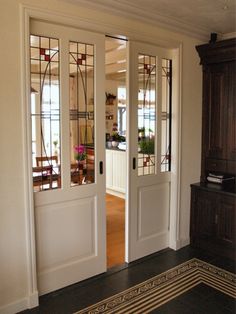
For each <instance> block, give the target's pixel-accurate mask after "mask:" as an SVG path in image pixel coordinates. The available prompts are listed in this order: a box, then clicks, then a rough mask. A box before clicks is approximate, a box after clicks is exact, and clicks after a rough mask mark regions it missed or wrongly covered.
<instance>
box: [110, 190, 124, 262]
mask: <svg viewBox="0 0 236 314" xmlns="http://www.w3.org/2000/svg"><path fill="white" fill-rule="evenodd" d="M106 210H107V268H110V267H113V266H116V265H119V264H123V263H124V262H125V200H124V199H122V198H120V197H116V196H113V195H110V194H106Z"/></svg>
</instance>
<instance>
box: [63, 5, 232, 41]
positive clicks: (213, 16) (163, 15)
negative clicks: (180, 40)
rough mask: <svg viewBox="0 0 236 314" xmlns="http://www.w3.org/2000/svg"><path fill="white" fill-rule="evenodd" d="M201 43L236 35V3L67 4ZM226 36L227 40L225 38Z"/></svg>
mask: <svg viewBox="0 0 236 314" xmlns="http://www.w3.org/2000/svg"><path fill="white" fill-rule="evenodd" d="M64 1H69V2H73V3H75V4H78V5H82V6H86V7H89V8H92V9H96V10H102V11H103V12H108V13H109V12H110V13H113V14H115V15H119V16H124V17H128V18H132V19H136V20H141V21H145V22H146V23H150V24H155V25H157V26H162V27H165V28H168V29H171V30H175V31H178V32H182V33H188V34H189V33H191V34H194V35H195V36H196V37H198V38H201V39H204V40H205V39H206V38H209V36H210V35H209V34H210V33H217V34H218V35H219V37H220V38H222V37H227V36H228V35H229V34H230V33H233V32H236V1H235V0H64ZM224 35H226V36H224Z"/></svg>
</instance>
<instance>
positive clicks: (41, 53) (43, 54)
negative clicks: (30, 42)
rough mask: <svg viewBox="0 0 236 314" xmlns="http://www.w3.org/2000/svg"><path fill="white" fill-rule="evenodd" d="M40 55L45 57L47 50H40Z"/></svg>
mask: <svg viewBox="0 0 236 314" xmlns="http://www.w3.org/2000/svg"><path fill="white" fill-rule="evenodd" d="M40 55H41V56H45V49H44V48H40Z"/></svg>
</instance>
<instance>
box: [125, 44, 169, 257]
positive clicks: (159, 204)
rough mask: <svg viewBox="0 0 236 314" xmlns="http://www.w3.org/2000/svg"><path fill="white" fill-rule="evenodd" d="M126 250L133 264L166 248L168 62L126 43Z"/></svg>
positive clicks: (158, 52)
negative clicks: (127, 69) (127, 80)
mask: <svg viewBox="0 0 236 314" xmlns="http://www.w3.org/2000/svg"><path fill="white" fill-rule="evenodd" d="M128 85H129V111H128V120H129V143H130V144H129V152H128V156H129V166H128V169H129V172H128V173H129V176H128V207H129V211H128V212H129V214H128V232H127V235H128V248H127V252H126V260H127V261H129V262H130V261H133V260H135V259H138V258H141V257H143V256H146V255H148V254H151V253H154V252H157V251H159V250H161V249H164V248H166V247H168V246H169V199H170V153H171V146H170V145H171V139H170V134H171V132H170V123H171V122H170V118H171V111H170V109H171V58H170V55H169V53H168V51H167V50H165V49H161V48H157V47H155V46H150V45H145V44H141V43H135V42H132V41H131V42H129V83H128Z"/></svg>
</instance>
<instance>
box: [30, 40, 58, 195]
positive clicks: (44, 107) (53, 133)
mask: <svg viewBox="0 0 236 314" xmlns="http://www.w3.org/2000/svg"><path fill="white" fill-rule="evenodd" d="M30 71H31V125H32V164H33V170H32V171H33V187H34V191H44V190H48V189H55V188H60V186H61V175H60V97H59V92H60V79H59V40H58V39H55V38H49V37H42V36H35V35H30Z"/></svg>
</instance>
